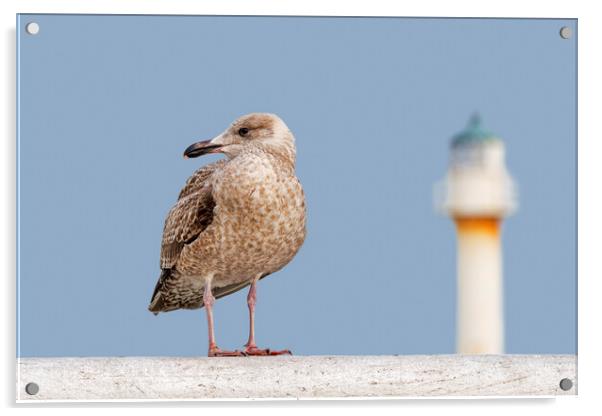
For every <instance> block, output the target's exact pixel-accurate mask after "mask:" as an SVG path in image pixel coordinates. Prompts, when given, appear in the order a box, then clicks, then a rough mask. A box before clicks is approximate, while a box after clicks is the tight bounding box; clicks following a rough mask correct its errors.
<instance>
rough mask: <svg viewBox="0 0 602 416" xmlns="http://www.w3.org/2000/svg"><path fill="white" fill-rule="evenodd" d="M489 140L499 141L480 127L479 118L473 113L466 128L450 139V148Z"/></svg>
mask: <svg viewBox="0 0 602 416" xmlns="http://www.w3.org/2000/svg"><path fill="white" fill-rule="evenodd" d="M490 140H499V139H498V138H497V137H495V135H494V134H493V133H491V132H489V131H487V130H485V129H483V127H482V126H481V116H480V115H479V114H478V113H475V114H474V115H473V116H472V117H471V118H470V120H469V121H468V125H467V126H466V128H465V129H464V130H462V131H461V132H460V133H458V134H456V135H455V136H454V137H453V138H452V143H451V145H452V147H458V146H465V145H472V144H477V143H479V142H485V141H490Z"/></svg>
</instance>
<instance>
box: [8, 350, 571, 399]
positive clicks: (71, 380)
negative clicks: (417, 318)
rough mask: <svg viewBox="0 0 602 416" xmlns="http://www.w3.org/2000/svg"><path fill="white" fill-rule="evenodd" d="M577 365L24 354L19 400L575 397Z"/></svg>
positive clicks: (530, 358) (425, 358)
mask: <svg viewBox="0 0 602 416" xmlns="http://www.w3.org/2000/svg"><path fill="white" fill-rule="evenodd" d="M576 371H577V357H576V356H574V355H413V356H306V357H304V356H294V357H280V356H279V357H242V358H206V357H203V358H193V357H191V358H175V357H120V358H117V357H107V358H21V359H19V360H18V361H17V400H18V401H20V402H31V401H40V400H43V401H48V400H60V401H69V400H88V401H103V400H156V399H172V400H189V399H243V398H291V399H301V398H344V397H402V396H414V397H416V396H474V395H476V396H497V395H503V396H531V395H537V396H541V395H545V396H552V395H575V394H576V393H577V380H576ZM564 378H568V379H570V380H571V381H572V384H573V385H572V387H571V388H570V389H569V390H567V391H564V390H562V389H561V388H560V381H561V380H562V379H564ZM28 383H35V384H36V385H37V387H38V388H39V389H38V391H37V392H36V394H33V395H32V394H28V393H27V392H26V386H27V384H28ZM565 383H566V382H565ZM569 384H570V383H569ZM564 386H565V387H566V384H565V385H564ZM27 390H28V391H29V392H30V393H31V392H35V391H36V386H35V385H30V386H29V388H28V389H27Z"/></svg>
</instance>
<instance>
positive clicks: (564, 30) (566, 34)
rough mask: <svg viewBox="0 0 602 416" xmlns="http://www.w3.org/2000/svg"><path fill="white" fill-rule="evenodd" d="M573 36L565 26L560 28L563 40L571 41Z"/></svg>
mask: <svg viewBox="0 0 602 416" xmlns="http://www.w3.org/2000/svg"><path fill="white" fill-rule="evenodd" d="M571 36H573V31H572V30H571V28H570V27H568V26H563V27H561V28H560V37H561V38H562V39H570V38H571Z"/></svg>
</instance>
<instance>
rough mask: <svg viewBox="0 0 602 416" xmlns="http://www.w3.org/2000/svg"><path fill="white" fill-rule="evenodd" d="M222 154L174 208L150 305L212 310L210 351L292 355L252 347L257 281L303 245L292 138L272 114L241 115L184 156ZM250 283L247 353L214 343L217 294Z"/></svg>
mask: <svg viewBox="0 0 602 416" xmlns="http://www.w3.org/2000/svg"><path fill="white" fill-rule="evenodd" d="M209 153H223V154H225V155H226V159H224V160H220V161H217V162H215V163H211V164H209V165H206V166H203V167H201V168H200V169H199V170H197V171H196V172H195V173H194V174H193V175H192V176H191V177H190V178H188V181H187V182H186V185H185V186H184V188H183V189H182V190H181V191H180V195H179V197H178V201H177V202H176V204H175V205H174V206H173V208H172V209H171V210H170V211H169V214H168V215H167V218H166V220H165V226H164V229H163V240H162V243H161V275H160V277H159V281H158V282H157V285H156V287H155V291H154V293H153V296H152V298H151V302H150V305H149V310H150V311H151V312H154V313H155V314H157V313H159V312H168V311H172V310H175V309H181V308H184V309H196V308H202V307H203V306H204V307H205V309H206V312H207V322H208V329H209V356H210V357H217V356H245V355H279V354H290V351H289V350H281V351H274V350H270V349H267V348H266V349H261V348H258V347H257V345H256V344H255V328H254V326H255V318H254V317H255V303H256V299H257V282H258V281H259V280H260V279H262V278H264V277H266V276H268V275H270V274H272V273H274V272H276V271H278V270H280V269H282V268H283V267H284V266H286V265H287V264H288V263H289V262H290V261H291V260H292V259H293V257H294V256H295V254H297V251H299V248H301V245H302V244H303V241H304V239H305V234H306V228H305V212H306V209H305V197H304V193H303V188H302V187H301V183H300V182H299V180H298V179H297V177H296V175H295V157H296V149H295V138H294V136H293V134H292V133H291V131H290V130H289V129H288V127H287V126H286V124H285V123H284V122H283V121H282V120H281V119H280V118H279V117H278V116H276V115H274V114H263V113H253V114H248V115H245V116H243V117H241V118H239V119H238V120H236V121H235V122H234V123H232V125H230V127H229V128H228V129H226V130H225V131H224V132H223V133H222V134H220V135H218V136H217V137H215V138H214V139H212V140H206V141H201V142H198V143H194V144H192V145H191V146H189V147H188V148H187V149H186V150H185V151H184V157H185V158H193V157H198V156H201V155H205V154H209ZM247 286H250V288H249V294H248V296H247V304H248V307H249V322H250V327H249V338H248V341H247V343H246V344H245V348H244V349H243V350H242V351H239V350H235V351H226V350H222V349H220V348H218V347H217V344H216V341H215V335H214V330H213V304H214V302H215V299H219V298H221V297H223V296H226V295H229V294H231V293H234V292H236V291H238V290H241V289H243V288H245V287H247Z"/></svg>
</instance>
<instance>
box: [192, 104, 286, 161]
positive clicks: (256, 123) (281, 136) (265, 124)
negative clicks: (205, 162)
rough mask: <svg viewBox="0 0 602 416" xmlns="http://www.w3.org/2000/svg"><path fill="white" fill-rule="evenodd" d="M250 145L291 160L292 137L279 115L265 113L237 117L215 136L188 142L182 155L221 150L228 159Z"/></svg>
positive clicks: (250, 147) (199, 154)
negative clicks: (189, 143)
mask: <svg viewBox="0 0 602 416" xmlns="http://www.w3.org/2000/svg"><path fill="white" fill-rule="evenodd" d="M251 149H261V150H263V151H265V152H269V153H274V154H276V155H278V156H280V157H284V158H286V159H288V160H290V161H291V162H292V163H293V164H294V163H295V137H294V136H293V134H292V133H291V131H290V130H289V129H288V127H287V126H286V124H284V121H282V120H281V119H280V117H278V116H277V115H275V114H268V113H251V114H247V115H244V116H242V117H240V118H239V119H237V120H236V121H235V122H234V123H232V124H231V125H230V127H228V128H227V129H226V130H225V131H224V132H223V133H221V134H220V135H218V136H216V137H215V138H213V139H211V140H204V141H201V142H197V143H194V144H192V145H190V146H188V148H187V149H186V150H185V151H184V157H185V158H189V157H198V156H201V155H204V154H209V153H224V154H225V155H226V156H228V158H230V159H232V158H234V157H236V156H238V155H239V154H241V153H243V152H245V151H247V150H251Z"/></svg>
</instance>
